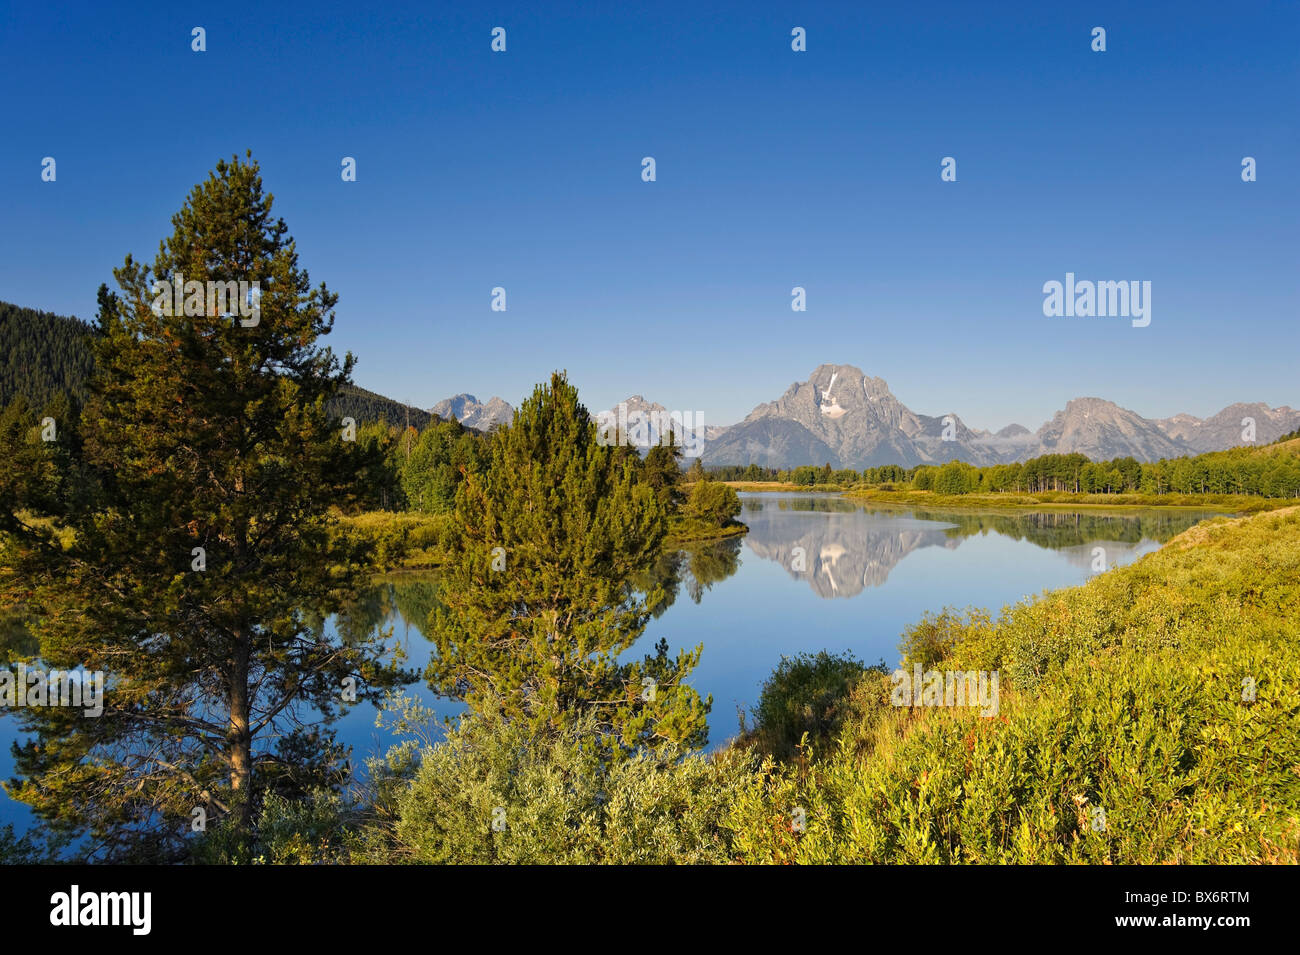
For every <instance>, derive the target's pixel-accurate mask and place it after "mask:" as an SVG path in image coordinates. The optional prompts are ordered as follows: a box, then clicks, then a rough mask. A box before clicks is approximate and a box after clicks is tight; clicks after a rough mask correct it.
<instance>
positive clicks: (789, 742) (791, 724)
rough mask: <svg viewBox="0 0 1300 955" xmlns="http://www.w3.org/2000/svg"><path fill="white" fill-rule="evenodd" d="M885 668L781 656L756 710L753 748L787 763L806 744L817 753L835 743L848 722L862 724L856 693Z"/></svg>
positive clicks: (846, 658)
mask: <svg viewBox="0 0 1300 955" xmlns="http://www.w3.org/2000/svg"><path fill="white" fill-rule="evenodd" d="M884 673H885V668H884V666H883V664H882V665H878V666H875V667H871V668H868V667H867V666H866V665H865V664H864V663H863V662H862V661H861V660H859V659H857V658H856V657H854V656H853V655H852V654H849V653H844V654H832V653H828V652H827V651H825V650H821V651H819V652H818V653H816V654H815V655H814V654H810V653H801V654H799V655H797V656H794V657H786V656H783V657H782V658H781V662H780V663H779V664H778V665H777V668H776V669H775V670H774V671H772V674H771V675H770V676H769V677H768V678H767V681H766V682H765V683H764V684H763V690H762V693H761V694H760V696H759V700H758V706H757V707H755V709H754V720H755V724H754V730H753V732H752V733H751V735H750V740H751V742H752V743H753V744H754V745H756V746H757V747H758V748H759V749H760V750H761V751H762V752H764V753H767V754H768V755H771V756H775V757H776V758H778V759H789V758H790V757H792V756H793V755H794V753H795V750H796V749H797V748H798V746H799V744H800V743H801V741H804V740H805V738H807V739H808V740H809V741H810V743H811V746H812V747H813V749H814V750H815V749H817V748H818V747H819V746H820V745H821V744H822V743H824V742H826V741H828V740H833V739H834V737H835V736H836V735H837V734H838V733H839V731H840V728H841V727H842V725H843V724H844V722H845V721H846V720H853V719H860V718H861V717H862V716H863V713H862V712H861V711H860V709H858V707H857V704H858V703H860V702H862V700H861V698H855V696H854V692H853V691H854V689H855V688H856V687H857V686H858V684H859V683H860V682H862V681H863V680H864V679H866V680H868V681H873V682H874V681H876V680H878V678H879V677H880V676H881V675H883V674H884Z"/></svg>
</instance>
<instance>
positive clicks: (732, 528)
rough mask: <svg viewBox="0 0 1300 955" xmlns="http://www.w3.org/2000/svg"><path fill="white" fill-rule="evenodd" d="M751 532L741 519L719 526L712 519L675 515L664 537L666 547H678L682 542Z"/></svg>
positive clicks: (721, 538)
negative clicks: (703, 519) (696, 518)
mask: <svg viewBox="0 0 1300 955" xmlns="http://www.w3.org/2000/svg"><path fill="white" fill-rule="evenodd" d="M747 533H749V528H748V527H747V526H746V525H744V524H742V523H741V522H740V521H731V522H728V523H727V524H724V525H723V526H721V527H719V526H718V525H717V524H715V523H712V522H710V521H700V520H693V519H691V518H688V517H674V518H673V519H672V520H670V521H669V522H668V534H667V536H665V537H664V543H663V546H664V547H678V546H680V545H682V544H699V543H705V542H708V541H714V540H726V539H727V538H729V537H739V536H740V535H742V534H747Z"/></svg>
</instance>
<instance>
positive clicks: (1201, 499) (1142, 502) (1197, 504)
mask: <svg viewBox="0 0 1300 955" xmlns="http://www.w3.org/2000/svg"><path fill="white" fill-rule="evenodd" d="M844 496H845V497H847V498H850V499H852V500H855V501H870V502H872V503H875V504H906V505H913V506H917V507H945V508H962V507H970V508H988V507H1007V508H1031V507H1032V508H1053V507H1059V508H1070V509H1076V508H1101V509H1105V508H1127V507H1165V508H1173V507H1177V508H1189V509H1194V510H1202V511H1221V512H1223V513H1225V514H1255V513H1259V512H1262V511H1273V510H1278V509H1281V508H1285V507H1294V506H1296V501H1295V500H1294V499H1293V498H1268V497H1252V496H1249V495H1239V494H1071V493H1069V492H1066V491H1043V492H1040V493H1035V494H1014V493H991V494H936V493H935V492H933V491H913V490H896V489H893V490H886V489H882V488H856V489H854V490H851V491H849V492H847V493H846V494H845V495H844Z"/></svg>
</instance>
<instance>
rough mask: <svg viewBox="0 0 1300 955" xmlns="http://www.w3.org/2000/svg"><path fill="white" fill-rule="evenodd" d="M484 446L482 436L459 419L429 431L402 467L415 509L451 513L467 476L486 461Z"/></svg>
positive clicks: (405, 487) (405, 488) (434, 425)
mask: <svg viewBox="0 0 1300 955" xmlns="http://www.w3.org/2000/svg"><path fill="white" fill-rule="evenodd" d="M484 444H485V439H484V438H483V436H482V435H480V434H479V433H478V432H476V431H473V430H472V429H470V428H466V427H464V426H463V425H461V424H460V423H459V422H457V421H456V420H455V419H449V420H447V421H436V420H435V421H434V422H433V423H432V424H430V425H429V426H428V427H427V428H425V429H424V431H422V432H421V433H420V439H419V440H418V441H417V442H416V443H415V447H413V448H412V449H411V452H410V455H409V456H408V457H407V458H406V461H405V463H404V464H403V465H402V471H401V480H402V490H403V491H404V492H405V495H406V499H407V500H408V501H410V503H411V506H412V507H413V508H415V509H416V510H418V511H422V512H424V513H425V514H447V513H450V512H451V510H452V508H453V507H454V506H455V503H456V491H457V489H458V488H459V487H460V485H461V483H462V482H463V481H464V480H465V475H466V474H468V473H469V472H471V471H478V470H481V469H482V468H483V466H484V464H485V462H486V459H487V457H488V452H487V450H486V448H485V446H484Z"/></svg>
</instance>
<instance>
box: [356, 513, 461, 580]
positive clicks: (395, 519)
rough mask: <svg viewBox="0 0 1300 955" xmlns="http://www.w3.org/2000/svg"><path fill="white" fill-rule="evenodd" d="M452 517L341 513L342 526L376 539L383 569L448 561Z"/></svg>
mask: <svg viewBox="0 0 1300 955" xmlns="http://www.w3.org/2000/svg"><path fill="white" fill-rule="evenodd" d="M450 520H451V518H450V516H449V515H446V514H422V513H420V512H418V511H365V512H364V513H361V514H352V515H343V516H341V517H340V518H339V526H340V529H341V530H342V531H343V532H345V533H352V534H356V535H358V536H360V537H362V538H363V539H367V540H370V541H371V542H373V543H374V544H375V547H376V552H377V555H378V558H379V563H380V565H381V566H382V567H383V568H384V569H386V570H395V569H406V570H419V569H425V568H433V567H437V566H439V565H440V564H443V563H445V562H446V558H447V544H446V542H447V531H448V528H449V522H450Z"/></svg>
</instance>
